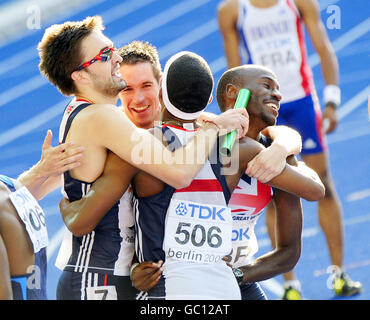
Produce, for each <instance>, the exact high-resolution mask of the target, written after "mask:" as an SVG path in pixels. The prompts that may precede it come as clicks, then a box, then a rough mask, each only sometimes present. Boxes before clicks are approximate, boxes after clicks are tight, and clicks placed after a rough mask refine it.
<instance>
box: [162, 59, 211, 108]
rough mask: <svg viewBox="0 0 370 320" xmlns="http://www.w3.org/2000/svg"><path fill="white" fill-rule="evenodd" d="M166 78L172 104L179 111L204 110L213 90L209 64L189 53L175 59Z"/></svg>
mask: <svg viewBox="0 0 370 320" xmlns="http://www.w3.org/2000/svg"><path fill="white" fill-rule="evenodd" d="M165 76H166V79H165V81H166V86H167V93H168V98H169V100H170V102H171V103H172V104H173V105H174V106H175V107H176V108H178V109H179V110H181V111H183V112H186V113H194V112H198V111H201V110H203V109H204V108H205V107H206V106H207V104H208V102H209V98H210V96H211V93H212V90H213V76H212V72H211V69H210V68H209V66H208V64H207V62H206V61H205V60H204V59H203V58H202V57H200V56H198V55H197V54H195V53H192V52H187V53H185V54H183V55H181V56H180V57H178V58H177V59H175V60H174V61H173V62H172V63H171V65H170V66H169V68H168V71H167V74H166V75H165Z"/></svg>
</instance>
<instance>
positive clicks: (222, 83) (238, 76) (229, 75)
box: [216, 67, 243, 112]
mask: <svg viewBox="0 0 370 320" xmlns="http://www.w3.org/2000/svg"><path fill="white" fill-rule="evenodd" d="M242 70H243V69H242V68H241V67H236V68H232V69H229V70H227V71H225V72H224V74H223V75H222V76H221V78H220V79H219V80H218V84H217V89H216V98H217V103H218V106H219V108H220V110H221V112H225V111H226V106H225V101H224V92H225V90H226V86H227V85H228V84H229V83H231V84H233V85H235V86H241V85H242V83H243V82H242V81H243V78H242Z"/></svg>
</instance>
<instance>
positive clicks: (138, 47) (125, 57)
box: [118, 40, 162, 82]
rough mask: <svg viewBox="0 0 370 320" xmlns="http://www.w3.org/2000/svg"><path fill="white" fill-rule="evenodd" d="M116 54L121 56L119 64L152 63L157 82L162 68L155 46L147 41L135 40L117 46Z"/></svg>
mask: <svg viewBox="0 0 370 320" xmlns="http://www.w3.org/2000/svg"><path fill="white" fill-rule="evenodd" d="M118 54H119V55H120V56H121V58H122V62H121V64H137V63H140V62H149V63H150V64H151V65H152V68H153V73H154V76H155V78H156V79H157V81H158V82H159V80H160V78H161V74H162V68H161V64H160V62H159V56H158V51H157V48H156V47H155V46H153V45H152V44H150V43H149V42H143V41H137V40H135V41H132V42H130V43H129V44H127V45H125V46H123V47H121V48H119V49H118Z"/></svg>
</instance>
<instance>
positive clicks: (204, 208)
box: [164, 199, 232, 263]
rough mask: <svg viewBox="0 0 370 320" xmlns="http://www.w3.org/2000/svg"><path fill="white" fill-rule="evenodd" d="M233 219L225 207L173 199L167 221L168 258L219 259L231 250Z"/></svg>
mask: <svg viewBox="0 0 370 320" xmlns="http://www.w3.org/2000/svg"><path fill="white" fill-rule="evenodd" d="M231 232H232V218H231V213H230V209H229V208H227V207H225V206H217V205H206V204H201V203H196V202H191V201H184V200H175V199H172V200H171V203H170V206H169V209H168V214H167V221H166V228H165V238H164V250H165V252H166V259H175V260H181V261H191V262H198V263H214V262H218V261H220V260H221V259H222V257H224V256H225V255H226V254H227V253H229V252H230V250H231Z"/></svg>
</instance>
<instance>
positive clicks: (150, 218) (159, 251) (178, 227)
mask: <svg viewBox="0 0 370 320" xmlns="http://www.w3.org/2000/svg"><path fill="white" fill-rule="evenodd" d="M156 129H158V130H159V129H161V130H162V132H163V135H164V137H165V138H166V139H167V141H168V142H169V148H170V149H171V150H175V149H176V148H178V147H180V146H182V145H184V144H186V143H187V142H188V141H189V139H191V138H192V137H193V135H194V131H195V130H191V129H190V130H189V129H184V128H182V127H174V126H170V125H165V126H163V128H156ZM212 160H214V157H210V158H209V160H208V161H206V163H205V165H204V167H203V168H202V170H201V171H200V172H199V174H198V175H197V176H196V177H195V178H194V180H193V181H192V183H191V184H190V185H189V186H188V187H187V188H183V189H177V190H176V189H174V188H173V187H171V186H169V185H165V187H164V189H163V190H162V191H161V192H159V193H158V194H155V195H153V196H150V197H139V196H138V195H137V193H136V191H135V188H134V213H135V227H136V228H135V229H136V238H135V247H136V254H137V256H138V258H139V261H140V262H142V261H147V260H151V261H158V260H163V261H164V263H163V269H164V271H163V273H162V277H161V279H160V281H159V283H158V284H157V285H156V286H155V287H153V288H152V289H151V290H150V291H149V292H148V299H176V300H188V299H191V300H201V299H204V300H212V299H220V300H225V299H226V300H240V289H239V286H238V284H237V282H236V279H235V277H234V275H233V273H232V270H231V268H230V267H228V266H227V265H226V263H225V262H224V261H223V260H222V258H223V257H224V256H225V255H226V254H228V253H229V252H230V250H231V245H232V244H231V233H232V217H231V213H230V209H228V208H227V202H228V200H229V197H230V192H229V189H228V186H227V184H226V180H225V177H224V176H223V175H221V169H222V166H221V164H220V163H219V162H217V161H212Z"/></svg>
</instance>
